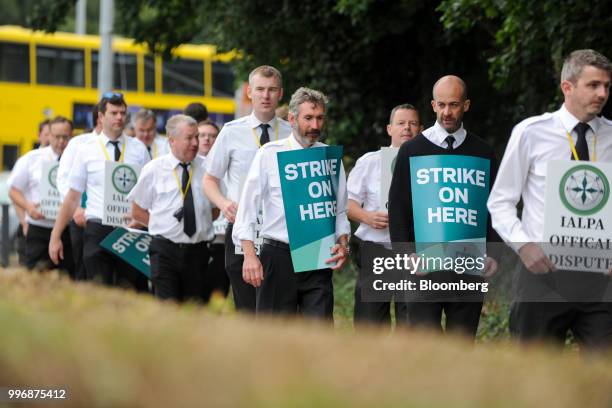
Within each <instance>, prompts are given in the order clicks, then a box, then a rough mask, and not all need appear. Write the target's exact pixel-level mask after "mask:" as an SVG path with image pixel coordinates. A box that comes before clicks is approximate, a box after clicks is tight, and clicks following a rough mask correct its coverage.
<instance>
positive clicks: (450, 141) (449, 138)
mask: <svg viewBox="0 0 612 408" xmlns="http://www.w3.org/2000/svg"><path fill="white" fill-rule="evenodd" d="M444 141H445V142H446V150H448V151H449V152H452V151H453V150H455V148H454V147H453V145H454V144H455V136H452V135H451V136H447V137H446V139H444Z"/></svg>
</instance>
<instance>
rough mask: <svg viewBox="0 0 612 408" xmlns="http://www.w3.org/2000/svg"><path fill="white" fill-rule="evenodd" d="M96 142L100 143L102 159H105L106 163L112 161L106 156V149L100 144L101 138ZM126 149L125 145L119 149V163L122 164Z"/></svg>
mask: <svg viewBox="0 0 612 408" xmlns="http://www.w3.org/2000/svg"><path fill="white" fill-rule="evenodd" d="M98 142H99V143H100V148H101V149H102V153H104V157H106V161H113V160H111V158H110V156H109V155H108V150H106V147H104V143H102V136H100V137H99V138H98ZM126 148H127V143H124V144H123V149H121V156H119V163H123V156H125V149H126Z"/></svg>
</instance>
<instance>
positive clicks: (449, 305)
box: [406, 271, 484, 338]
mask: <svg viewBox="0 0 612 408" xmlns="http://www.w3.org/2000/svg"><path fill="white" fill-rule="evenodd" d="M420 279H426V280H431V281H432V282H437V283H442V282H457V281H459V280H464V281H468V283H472V282H473V283H478V282H482V281H483V278H481V277H479V276H474V275H467V274H456V273H455V272H453V271H438V272H432V273H428V274H427V275H425V276H423V277H421V278H420ZM417 285H419V283H418V282H417ZM417 298H418V301H409V302H407V304H406V310H407V318H408V322H407V323H408V325H409V326H410V327H417V328H426V329H431V330H436V331H442V313H444V316H445V318H446V332H447V333H455V334H461V335H464V336H468V337H471V338H475V337H476V332H477V330H478V323H479V322H480V313H481V311H482V304H483V300H484V294H480V293H475V294H474V293H469V294H467V293H464V292H461V291H449V292H424V293H422V294H420V295H419V296H417Z"/></svg>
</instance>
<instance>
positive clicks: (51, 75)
mask: <svg viewBox="0 0 612 408" xmlns="http://www.w3.org/2000/svg"><path fill="white" fill-rule="evenodd" d="M36 80H37V81H38V83H39V84H48V85H65V86H84V84H85V74H84V63H83V51H82V50H76V49H71V48H53V47H40V46H38V47H36Z"/></svg>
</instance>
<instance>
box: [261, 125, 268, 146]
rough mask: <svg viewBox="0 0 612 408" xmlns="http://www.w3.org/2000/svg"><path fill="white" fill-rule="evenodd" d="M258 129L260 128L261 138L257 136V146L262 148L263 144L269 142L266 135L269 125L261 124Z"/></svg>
mask: <svg viewBox="0 0 612 408" xmlns="http://www.w3.org/2000/svg"><path fill="white" fill-rule="evenodd" d="M259 127H260V128H261V136H259V145H260V146H263V145H264V144H266V143H268V142H269V141H270V134H269V133H268V128H269V127H270V125H268V124H267V123H262V124H261V125H259Z"/></svg>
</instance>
